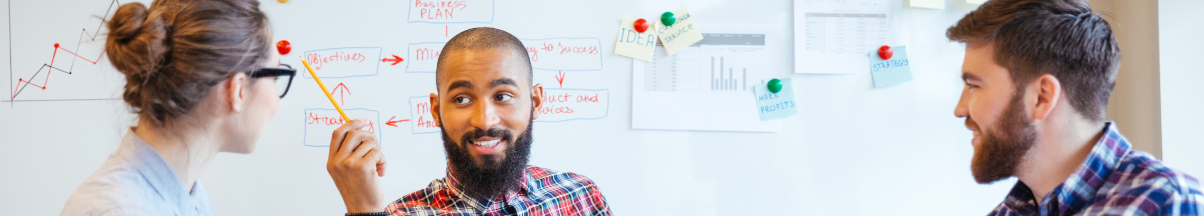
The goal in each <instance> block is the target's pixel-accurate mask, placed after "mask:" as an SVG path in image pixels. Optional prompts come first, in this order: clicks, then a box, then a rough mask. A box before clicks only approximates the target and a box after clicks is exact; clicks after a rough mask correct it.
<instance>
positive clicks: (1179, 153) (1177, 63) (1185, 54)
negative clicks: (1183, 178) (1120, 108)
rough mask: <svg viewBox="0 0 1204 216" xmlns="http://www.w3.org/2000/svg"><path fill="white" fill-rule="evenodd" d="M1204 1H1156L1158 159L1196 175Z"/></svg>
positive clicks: (1202, 168) (1203, 94) (1199, 168)
mask: <svg viewBox="0 0 1204 216" xmlns="http://www.w3.org/2000/svg"><path fill="white" fill-rule="evenodd" d="M1200 8H1204V1H1196V0H1167V1H1161V2H1159V5H1158V25H1159V26H1163V27H1164V28H1160V29H1158V42H1159V44H1158V47H1159V51H1158V52H1159V56H1161V59H1160V61H1159V63H1158V64H1159V67H1160V68H1161V73H1160V76H1159V82H1160V83H1161V88H1160V91H1161V92H1162V94H1161V99H1160V100H1161V104H1162V109H1161V111H1162V129H1163V130H1162V141H1163V146H1162V147H1163V148H1162V149H1163V150H1164V151H1163V154H1162V155H1163V160H1164V161H1165V162H1166V163H1167V165H1169V166H1171V167H1172V168H1175V169H1178V170H1182V171H1186V172H1187V173H1188V174H1193V175H1195V176H1196V177H1200V176H1202V175H1204V157H1200V155H1201V152H1204V142H1201V141H1200V138H1199V136H1200V135H1199V134H1200V131H1201V130H1202V129H1204V127H1201V126H1200V124H1201V122H1204V112H1201V110H1204V109H1201V107H1204V88H1201V87H1204V72H1202V71H1201V70H1200V69H1199V68H1200V67H1199V65H1200V64H1199V62H1200V60H1199V56H1198V55H1197V54H1198V53H1199V51H1200V50H1204V45H1202V44H1201V43H1200V38H1202V37H1201V35H1204V24H1201V23H1200V15H1199V14H1200V12H1199V10H1200Z"/></svg>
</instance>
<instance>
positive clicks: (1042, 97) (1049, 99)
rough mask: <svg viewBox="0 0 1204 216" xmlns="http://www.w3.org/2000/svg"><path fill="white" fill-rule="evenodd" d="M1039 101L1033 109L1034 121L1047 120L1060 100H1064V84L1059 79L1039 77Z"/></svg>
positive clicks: (1046, 75) (1037, 83) (1049, 76)
mask: <svg viewBox="0 0 1204 216" xmlns="http://www.w3.org/2000/svg"><path fill="white" fill-rule="evenodd" d="M1034 84H1036V85H1037V86H1036V88H1037V89H1036V90H1037V92H1036V93H1037V101H1036V103H1035V104H1034V105H1035V106H1034V107H1033V116H1032V118H1033V120H1037V119H1045V118H1046V117H1049V114H1050V113H1052V112H1053V110H1054V108H1057V106H1058V100H1060V99H1061V98H1062V93H1063V92H1062V82H1059V81H1058V78H1057V77H1054V76H1053V75H1049V74H1045V75H1041V77H1037V81H1036V83H1034Z"/></svg>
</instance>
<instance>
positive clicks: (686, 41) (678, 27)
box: [656, 7, 702, 55]
mask: <svg viewBox="0 0 1204 216" xmlns="http://www.w3.org/2000/svg"><path fill="white" fill-rule="evenodd" d="M673 15H674V16H675V17H676V18H677V21H676V23H673V25H672V26H665V24H664V23H661V21H660V19H657V21H656V36H657V37H660V38H661V44H664V45H665V53H667V54H669V55H673V53H677V51H679V50H681V49H685V48H686V47H689V46H690V45H693V44H694V43H698V42H699V41H702V31H701V30H698V25H697V24H694V17H691V16H690V11H688V10H686V8H684V7H683V8H681V9H677V11H673Z"/></svg>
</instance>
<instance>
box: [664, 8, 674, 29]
mask: <svg viewBox="0 0 1204 216" xmlns="http://www.w3.org/2000/svg"><path fill="white" fill-rule="evenodd" d="M676 22H677V17H673V12H668V11H666V12H665V13H663V14H661V23H662V24H665V26H672V25H673V23H676Z"/></svg>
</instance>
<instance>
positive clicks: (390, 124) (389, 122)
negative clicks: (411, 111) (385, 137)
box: [385, 116, 410, 127]
mask: <svg viewBox="0 0 1204 216" xmlns="http://www.w3.org/2000/svg"><path fill="white" fill-rule="evenodd" d="M393 118H397V116H393V117H390V118H389V121H387V122H385V125H389V126H393V127H397V125H396V123H401V122H408V121H410V120H409V119H401V120H397V121H393Z"/></svg>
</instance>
